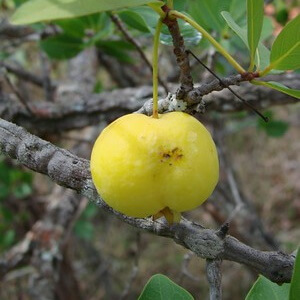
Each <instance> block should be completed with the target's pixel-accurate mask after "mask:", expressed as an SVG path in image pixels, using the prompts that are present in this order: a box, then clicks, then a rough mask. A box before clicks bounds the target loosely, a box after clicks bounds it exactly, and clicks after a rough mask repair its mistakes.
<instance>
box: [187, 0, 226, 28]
mask: <svg viewBox="0 0 300 300" xmlns="http://www.w3.org/2000/svg"><path fill="white" fill-rule="evenodd" d="M188 4H189V9H188V13H189V14H190V15H191V16H192V17H193V19H194V20H195V21H196V22H198V23H199V24H200V25H201V26H203V27H204V28H206V29H212V30H215V31H217V32H222V30H223V29H224V25H225V23H224V21H223V19H222V18H221V15H220V12H221V11H223V10H229V6H230V1H228V0H224V1H223V0H222V1H219V0H201V1H199V0H188Z"/></svg>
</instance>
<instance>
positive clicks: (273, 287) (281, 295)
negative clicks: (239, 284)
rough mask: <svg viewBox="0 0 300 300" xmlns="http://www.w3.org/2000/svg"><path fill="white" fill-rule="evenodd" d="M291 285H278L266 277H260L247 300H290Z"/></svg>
mask: <svg viewBox="0 0 300 300" xmlns="http://www.w3.org/2000/svg"><path fill="white" fill-rule="evenodd" d="M289 290H290V284H289V283H284V284H282V285H278V284H276V283H274V282H272V281H270V280H269V279H267V278H265V277H264V276H259V277H258V279H257V280H256V282H255V284H254V285H253V286H252V288H251V290H250V292H249V293H248V295H247V297H246V300H288V297H289Z"/></svg>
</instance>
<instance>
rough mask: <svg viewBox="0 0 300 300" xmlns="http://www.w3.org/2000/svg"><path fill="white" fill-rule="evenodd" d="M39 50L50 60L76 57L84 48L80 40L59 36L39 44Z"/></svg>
mask: <svg viewBox="0 0 300 300" xmlns="http://www.w3.org/2000/svg"><path fill="white" fill-rule="evenodd" d="M40 46H41V48H42V49H43V50H44V51H45V52H46V53H47V55H48V56H49V57H50V58H54V59H68V58H71V57H74V56H76V55H77V54H78V53H79V52H80V51H82V50H83V49H84V47H85V45H84V43H83V42H82V40H81V39H79V38H75V37H72V36H70V35H68V34H60V35H56V36H53V37H50V38H48V39H46V40H43V41H41V42H40Z"/></svg>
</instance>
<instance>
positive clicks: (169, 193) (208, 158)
mask: <svg viewBox="0 0 300 300" xmlns="http://www.w3.org/2000/svg"><path fill="white" fill-rule="evenodd" d="M91 172H92V179H93V182H94V184H95V186H96V188H97V191H98V193H99V194H100V195H101V197H102V198H103V199H104V201H105V202H106V203H107V204H108V205H109V206H111V207H112V208H114V209H115V210H117V211H119V212H121V213H123V214H125V215H128V216H131V217H138V218H143V217H147V216H151V215H155V214H157V213H158V212H160V211H161V210H163V209H164V208H166V207H168V208H170V209H171V210H172V211H176V212H183V211H187V210H191V209H193V208H195V207H197V206H198V205H200V204H202V203H203V202H204V201H205V200H206V199H207V198H208V197H209V196H210V195H211V193H212V192H213V190H214V188H215V186H216V184H217V182H218V178H219V161H218V155H217V150H216V146H215V144H214V142H213V140H212V138H211V135H210V133H209V132H208V131H207V129H206V128H205V127H204V126H203V125H202V124H201V123H200V122H199V121H198V120H196V119H195V118H194V117H192V116H190V115H188V114H186V113H183V112H171V113H167V114H163V115H160V116H159V118H158V119H155V118H152V117H148V116H146V115H142V114H129V115H125V116H123V117H121V118H119V119H117V120H116V121H114V122H113V123H111V124H110V125H109V126H107V127H106V128H105V129H104V130H103V131H102V133H101V134H100V135H99V137H98V139H97V140H96V142H95V144H94V147H93V150H92V155H91Z"/></svg>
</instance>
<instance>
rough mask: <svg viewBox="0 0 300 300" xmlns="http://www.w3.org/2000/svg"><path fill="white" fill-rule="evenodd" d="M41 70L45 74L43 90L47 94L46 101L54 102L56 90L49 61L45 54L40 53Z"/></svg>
mask: <svg viewBox="0 0 300 300" xmlns="http://www.w3.org/2000/svg"><path fill="white" fill-rule="evenodd" d="M40 61H41V69H42V74H43V88H44V92H45V98H46V101H50V102H53V101H54V93H53V92H54V90H53V89H52V83H51V78H50V76H49V74H50V66H49V60H48V58H47V56H46V54H45V53H43V52H40Z"/></svg>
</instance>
